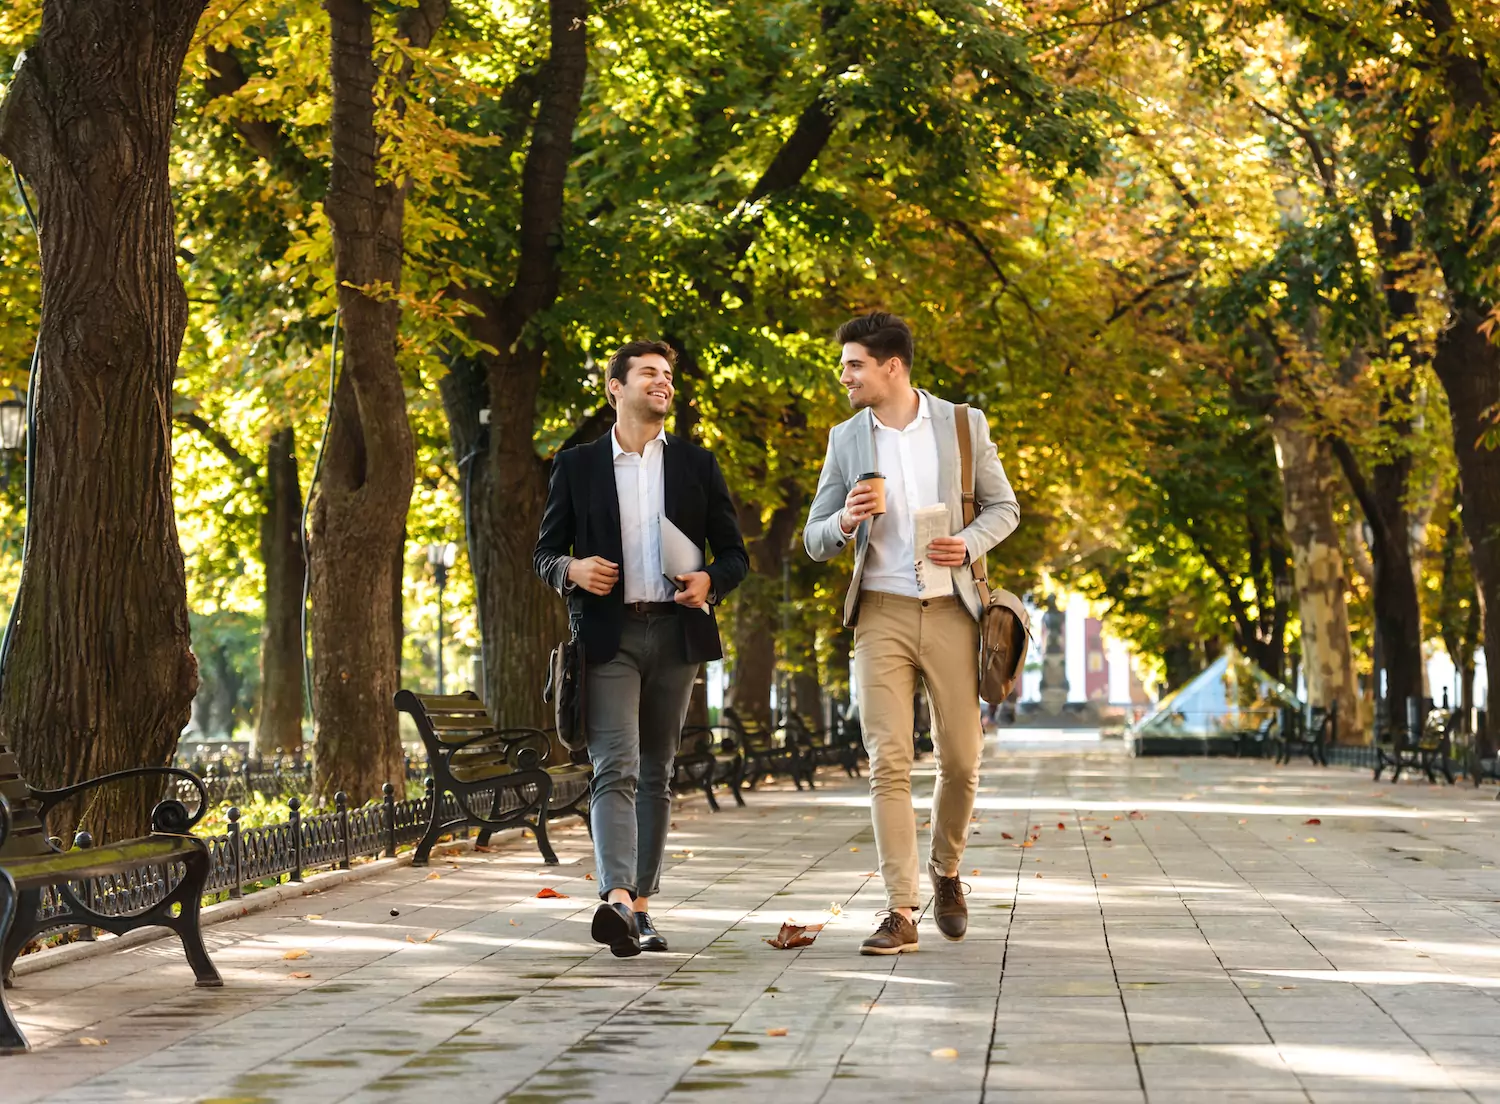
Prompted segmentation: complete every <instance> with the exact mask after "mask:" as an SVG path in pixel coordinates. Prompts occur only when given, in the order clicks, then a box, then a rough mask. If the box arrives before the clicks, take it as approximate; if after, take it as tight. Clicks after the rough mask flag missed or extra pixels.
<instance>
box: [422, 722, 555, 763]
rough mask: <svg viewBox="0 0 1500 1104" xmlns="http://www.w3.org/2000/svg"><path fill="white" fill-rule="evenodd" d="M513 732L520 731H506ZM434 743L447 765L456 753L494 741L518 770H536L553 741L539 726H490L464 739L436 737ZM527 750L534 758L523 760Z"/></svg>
mask: <svg viewBox="0 0 1500 1104" xmlns="http://www.w3.org/2000/svg"><path fill="white" fill-rule="evenodd" d="M512 732H514V733H519V735H516V736H510V735H507V733H512ZM437 743H438V747H439V748H440V749H441V752H442V757H443V762H444V764H445V765H447V766H450V767H451V766H452V765H453V756H454V754H455V753H457V752H460V751H467V750H468V749H469V748H472V747H475V746H481V747H482V746H483V745H485V744H494V745H496V746H497V749H499V748H503V749H504V751H505V759H506V762H507V763H509V764H510V765H511V767H513V768H516V769H519V770H535V769H536V768H537V767H539V766H541V765H542V764H543V763H545V762H546V761H547V760H548V759H549V758H550V757H551V754H552V741H551V740H549V739H547V734H546V733H545V732H543V731H542V730H541V729H539V728H491V729H486V730H485V731H484V732H480V733H478V734H477V735H474V736H470V737H469V738H468V739H467V740H453V741H450V740H439V741H438V742H437ZM528 744H529V745H531V746H528ZM528 751H529V752H531V753H533V754H534V755H535V756H536V760H535V762H527V761H526V752H528Z"/></svg>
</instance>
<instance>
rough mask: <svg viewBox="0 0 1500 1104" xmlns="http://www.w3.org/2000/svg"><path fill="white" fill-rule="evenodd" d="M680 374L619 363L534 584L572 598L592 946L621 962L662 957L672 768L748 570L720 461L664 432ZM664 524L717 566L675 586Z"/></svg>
mask: <svg viewBox="0 0 1500 1104" xmlns="http://www.w3.org/2000/svg"><path fill="white" fill-rule="evenodd" d="M675 360H676V354H675V352H674V350H673V349H672V347H671V346H670V345H667V344H665V343H663V342H660V341H632V342H630V343H629V344H627V345H624V346H622V347H621V348H620V350H619V351H618V352H616V353H615V354H614V356H612V357H610V359H609V369H608V372H607V373H606V377H605V386H606V387H607V388H608V390H609V401H610V403H611V405H613V406H614V407H615V416H616V421H615V426H614V428H613V429H611V430H610V432H609V433H607V434H605V435H604V436H603V437H601V438H599V440H597V441H595V442H593V443H592V444H588V445H581V446H579V447H577V448H572V449H567V450H565V451H564V452H562V453H560V454H558V456H557V458H556V459H555V460H554V461H553V464H552V479H551V483H550V485H549V486H548V488H547V507H546V510H545V512H544V513H543V515H542V529H541V533H540V534H539V535H538V537H537V542H536V556H535V566H536V573H537V574H538V575H540V576H541V577H542V579H544V580H545V581H546V582H547V584H548V585H549V586H551V587H553V588H554V589H555V590H557V592H558V593H559V594H562V595H564V596H565V597H566V598H567V601H568V618H569V621H570V622H571V624H572V626H573V630H574V632H575V633H576V634H577V635H578V637H579V638H580V639H581V640H582V641H583V652H584V663H585V686H584V693H585V699H586V705H587V711H588V715H587V725H588V745H589V758H590V759H591V760H592V761H593V764H594V781H593V792H592V801H591V803H590V809H589V816H590V819H591V827H592V829H593V836H594V857H595V866H596V868H597V871H598V873H597V877H598V879H599V896H600V897H601V898H603V902H604V903H603V904H601V905H600V906H599V908H598V910H597V911H596V912H595V913H594V924H593V935H594V939H595V940H597V941H598V942H600V943H604V944H607V945H608V946H609V948H610V950H611V951H612V952H613V953H614V954H615V955H617V956H619V957H621V958H626V957H629V956H631V955H636V954H639V953H640V952H641V951H642V950H647V951H665V950H666V949H667V941H666V940H665V939H664V938H663V937H662V935H661V934H660V933H659V932H658V931H657V930H656V927H655V925H654V924H652V922H651V917H650V914H649V912H648V909H649V906H650V898H651V896H652V895H653V894H655V893H656V891H657V888H658V885H659V882H660V878H661V867H662V860H663V857H664V856H665V854H666V847H667V829H668V827H669V825H670V821H671V814H672V795H671V789H670V786H671V780H672V760H673V758H674V757H675V756H676V754H677V744H678V741H679V740H680V739H681V737H682V724H683V721H684V719H685V718H686V716H687V709H688V701H689V698H690V697H691V695H692V689H693V680H694V678H695V677H696V676H697V673H698V666H699V664H701V663H703V662H704V661H705V660H710V659H719V658H720V657H722V656H723V654H724V653H723V649H722V648H721V646H720V643H719V629H718V622H717V620H716V618H715V616H714V609H713V607H714V606H715V605H716V604H717V603H718V601H719V600H720V599H721V598H723V597H724V596H725V595H726V594H728V593H729V592H730V591H731V590H733V589H734V588H735V587H736V586H738V585H739V583H740V582H741V580H743V579H744V577H745V575H746V573H747V572H748V571H749V569H750V558H749V556H748V554H747V553H746V551H745V542H744V539H743V538H742V537H741V536H740V527H739V520H738V518H737V517H736V516H735V510H734V503H733V502H732V501H731V500H730V497H729V488H728V487H727V486H725V483H724V476H723V474H722V473H721V472H720V471H719V464H718V461H717V460H715V459H714V456H713V453H711V452H709V451H708V450H707V449H703V448H699V447H698V446H697V445H694V444H692V443H691V442H688V441H684V440H682V439H681V438H678V437H672V436H669V435H668V434H667V433H666V431H665V428H664V426H665V423H666V417H667V414H668V412H669V411H670V410H671V409H672V396H673V394H674V391H673V387H672V368H673V365H674V363H675ZM663 519H666V520H667V521H670V522H671V523H672V524H673V525H675V526H676V527H677V528H678V529H679V530H681V532H682V534H683V535H685V536H686V537H687V538H688V540H689V541H690V542H692V544H693V545H695V546H696V547H697V548H698V549H699V550H700V551H701V550H702V549H703V548H704V546H705V545H707V547H708V548H709V549H710V550H711V551H712V553H713V559H712V561H711V562H709V563H707V564H706V566H704V567H703V568H702V569H701V570H698V571H691V572H688V573H686V574H679V575H677V576H675V577H674V578H672V579H668V578H667V577H666V576H665V575H664V574H663V572H662V540H663V536H662V528H663V525H662V522H663ZM668 539H670V537H669V538H668Z"/></svg>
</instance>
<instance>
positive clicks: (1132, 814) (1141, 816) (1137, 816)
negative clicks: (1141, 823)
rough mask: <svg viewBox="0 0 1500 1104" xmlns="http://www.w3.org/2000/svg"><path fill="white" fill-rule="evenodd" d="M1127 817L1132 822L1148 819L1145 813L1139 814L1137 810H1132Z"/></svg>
mask: <svg viewBox="0 0 1500 1104" xmlns="http://www.w3.org/2000/svg"><path fill="white" fill-rule="evenodd" d="M1127 815H1128V816H1129V817H1130V819H1131V820H1145V819H1146V814H1145V813H1141V812H1137V811H1136V810H1135V809H1131V810H1130V812H1129V813H1128V814H1127Z"/></svg>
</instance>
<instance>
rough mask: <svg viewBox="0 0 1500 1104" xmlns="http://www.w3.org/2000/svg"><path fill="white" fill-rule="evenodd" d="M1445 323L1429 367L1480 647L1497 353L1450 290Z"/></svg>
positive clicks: (1497, 681)
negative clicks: (1440, 399)
mask: <svg viewBox="0 0 1500 1104" xmlns="http://www.w3.org/2000/svg"><path fill="white" fill-rule="evenodd" d="M1450 295H1452V299H1453V302H1452V307H1451V314H1450V317H1449V319H1448V326H1447V328H1446V329H1444V330H1443V332H1442V333H1441V334H1440V335H1439V336H1438V341H1437V349H1436V352H1435V355H1434V357H1433V368H1434V369H1435V370H1436V371H1437V375H1438V379H1439V380H1441V381H1442V384H1443V390H1444V391H1446V392H1447V394H1448V409H1449V411H1450V413H1451V417H1452V420H1453V451H1454V453H1455V454H1456V455H1457V457H1458V472H1459V479H1460V480H1461V482H1462V485H1463V502H1464V531H1465V532H1466V533H1467V534H1468V537H1469V555H1470V563H1471V565H1472V568H1473V572H1474V583H1475V589H1476V591H1477V592H1478V596H1479V610H1480V619H1481V621H1482V623H1483V627H1484V639H1485V641H1486V644H1488V642H1489V641H1492V640H1500V449H1495V448H1490V447H1487V442H1486V441H1485V440H1484V435H1485V433H1486V431H1490V430H1492V428H1493V427H1492V426H1491V424H1490V423H1489V422H1488V421H1487V418H1488V414H1489V412H1490V411H1491V410H1493V409H1494V408H1495V406H1496V404H1497V403H1500V349H1497V348H1496V346H1495V345H1494V344H1493V343H1492V342H1491V341H1490V339H1489V338H1488V337H1487V336H1486V334H1485V332H1484V330H1483V329H1481V327H1482V326H1484V325H1485V324H1486V320H1487V318H1488V317H1489V311H1488V310H1487V309H1486V308H1485V305H1484V304H1481V303H1477V302H1474V301H1472V300H1469V299H1467V298H1466V297H1464V296H1462V295H1460V294H1457V293H1455V292H1453V290H1452V288H1451V287H1450ZM1487 651H1488V652H1489V653H1490V655H1491V657H1492V658H1491V659H1490V661H1489V662H1488V663H1487V665H1486V666H1487V668H1488V677H1489V687H1488V691H1487V693H1486V695H1485V697H1486V700H1487V701H1488V702H1489V710H1488V712H1489V715H1490V716H1491V717H1493V716H1494V713H1495V710H1496V709H1497V708H1500V656H1494V653H1495V651H1496V649H1493V648H1487ZM1495 731H1496V724H1495V721H1494V720H1491V721H1490V724H1489V731H1488V732H1484V733H1480V734H1479V736H1480V742H1481V746H1482V747H1483V749H1484V752H1485V754H1487V755H1492V754H1494V750H1495V737H1494V734H1495Z"/></svg>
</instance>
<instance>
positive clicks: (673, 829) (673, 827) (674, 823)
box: [671, 820, 677, 832]
mask: <svg viewBox="0 0 1500 1104" xmlns="http://www.w3.org/2000/svg"><path fill="white" fill-rule="evenodd" d="M671 827H672V831H674V832H675V831H676V830H677V822H676V821H675V820H674V821H673V822H672V826H671Z"/></svg>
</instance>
